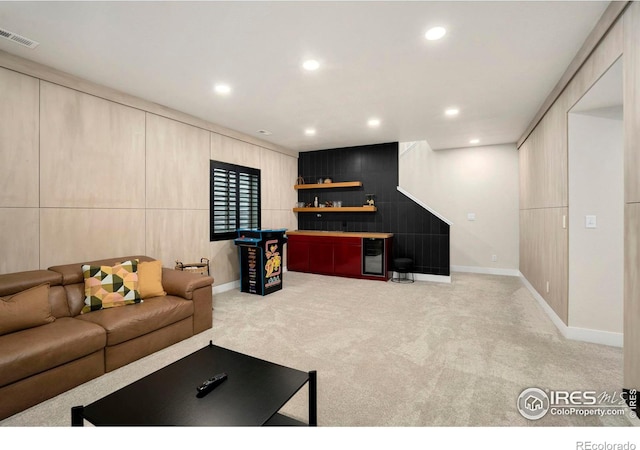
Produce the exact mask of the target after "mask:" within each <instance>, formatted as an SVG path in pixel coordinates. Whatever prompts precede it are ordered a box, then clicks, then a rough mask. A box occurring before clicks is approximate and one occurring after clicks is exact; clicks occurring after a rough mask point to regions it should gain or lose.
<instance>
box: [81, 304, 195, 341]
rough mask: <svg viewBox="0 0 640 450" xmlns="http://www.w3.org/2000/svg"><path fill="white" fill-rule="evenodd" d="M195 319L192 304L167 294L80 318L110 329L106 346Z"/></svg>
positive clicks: (94, 312) (91, 313)
mask: <svg viewBox="0 0 640 450" xmlns="http://www.w3.org/2000/svg"><path fill="white" fill-rule="evenodd" d="M191 316H193V302H192V301H190V300H185V299H183V298H179V297H174V296H171V295H167V296H164V297H153V298H150V299H147V300H145V301H144V302H143V303H138V304H135V305H129V306H127V307H126V308H111V309H105V310H100V311H93V312H90V313H87V314H82V315H81V316H77V317H76V319H78V320H82V321H87V322H93V323H95V324H97V325H100V326H101V327H102V328H104V329H105V330H107V346H111V345H117V344H120V343H122V342H126V341H129V340H131V339H135V338H137V337H140V336H143V335H145V334H147V333H151V332H152V331H155V330H159V329H160V328H164V327H166V326H167V325H171V324H173V323H176V322H179V321H181V320H183V319H186V318H188V317H191Z"/></svg>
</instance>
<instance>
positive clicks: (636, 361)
mask: <svg viewBox="0 0 640 450" xmlns="http://www.w3.org/2000/svg"><path fill="white" fill-rule="evenodd" d="M624 32H625V35H624V132H625V143H624V145H625V197H626V202H627V204H626V205H625V257H624V388H626V389H638V390H640V203H638V202H640V105H639V102H640V3H639V2H634V3H633V4H632V5H631V6H630V7H629V8H628V9H627V12H626V13H625V15H624Z"/></svg>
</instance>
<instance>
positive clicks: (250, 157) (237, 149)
mask: <svg viewBox="0 0 640 450" xmlns="http://www.w3.org/2000/svg"><path fill="white" fill-rule="evenodd" d="M261 149H262V147H259V146H257V145H254V144H250V143H248V142H244V141H240V140H238V139H232V138H229V137H227V136H223V135H221V134H217V133H211V155H210V156H211V159H212V160H214V161H221V162H225V163H228V164H237V165H239V166H245V167H252V168H254V169H259V168H260V157H261V155H262V152H261Z"/></svg>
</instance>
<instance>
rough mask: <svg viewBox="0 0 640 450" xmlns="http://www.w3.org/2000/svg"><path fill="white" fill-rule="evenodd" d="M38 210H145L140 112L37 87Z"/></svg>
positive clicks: (54, 87)
mask: <svg viewBox="0 0 640 450" xmlns="http://www.w3.org/2000/svg"><path fill="white" fill-rule="evenodd" d="M40 128H41V129H40V205H41V206H43V207H75V208H144V175H145V171H144V113H143V112H142V111H139V110H137V109H133V108H129V107H126V106H122V105H118V104H116V103H113V102H109V101H106V100H103V99H100V98H97V97H94V96H91V95H88V94H84V93H82V92H78V91H74V90H71V89H67V88H64V87H61V86H57V85H55V84H51V83H47V82H44V81H41V83H40Z"/></svg>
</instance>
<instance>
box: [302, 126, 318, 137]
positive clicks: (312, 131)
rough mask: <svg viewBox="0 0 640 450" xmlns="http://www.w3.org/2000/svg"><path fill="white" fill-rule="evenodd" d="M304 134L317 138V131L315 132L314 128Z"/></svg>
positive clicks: (308, 129)
mask: <svg viewBox="0 0 640 450" xmlns="http://www.w3.org/2000/svg"><path fill="white" fill-rule="evenodd" d="M304 134H306V135H307V136H315V135H316V130H314V129H313V128H307V129H306V130H304Z"/></svg>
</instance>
